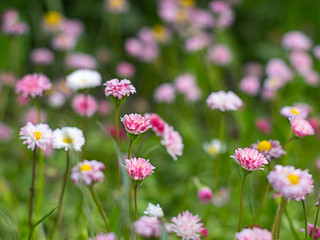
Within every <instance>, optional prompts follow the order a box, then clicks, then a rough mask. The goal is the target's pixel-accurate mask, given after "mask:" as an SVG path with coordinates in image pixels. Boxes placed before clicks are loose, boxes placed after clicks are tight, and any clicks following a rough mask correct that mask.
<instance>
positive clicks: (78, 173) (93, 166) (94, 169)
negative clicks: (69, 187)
mask: <svg viewBox="0 0 320 240" xmlns="http://www.w3.org/2000/svg"><path fill="white" fill-rule="evenodd" d="M104 168H105V166H104V164H103V163H102V162H98V161H96V160H91V161H88V160H84V161H82V162H80V163H78V164H77V165H76V166H74V167H73V168H72V169H71V180H72V182H74V183H75V184H77V185H79V184H80V183H81V182H83V183H84V184H85V185H86V186H91V185H93V184H94V183H97V182H102V181H103V179H104V174H103V170H104Z"/></svg>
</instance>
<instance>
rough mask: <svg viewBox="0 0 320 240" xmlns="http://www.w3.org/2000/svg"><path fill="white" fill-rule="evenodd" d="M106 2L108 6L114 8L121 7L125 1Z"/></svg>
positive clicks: (110, 0) (112, 0) (111, 0)
mask: <svg viewBox="0 0 320 240" xmlns="http://www.w3.org/2000/svg"><path fill="white" fill-rule="evenodd" d="M108 4H109V6H110V7H112V8H115V9H119V8H120V9H121V8H123V6H124V4H125V2H124V0H109V1H108Z"/></svg>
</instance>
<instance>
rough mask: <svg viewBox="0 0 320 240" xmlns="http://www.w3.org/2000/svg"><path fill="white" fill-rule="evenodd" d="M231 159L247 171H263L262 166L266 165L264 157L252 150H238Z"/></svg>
mask: <svg viewBox="0 0 320 240" xmlns="http://www.w3.org/2000/svg"><path fill="white" fill-rule="evenodd" d="M231 157H232V158H233V159H234V160H236V162H238V163H239V164H240V166H241V167H242V168H244V169H245V170H247V171H255V170H259V169H261V170H263V168H262V167H263V165H265V164H268V160H267V159H266V158H265V157H264V155H263V154H262V153H259V151H258V150H255V149H252V148H244V149H242V148H238V149H237V150H236V151H235V154H234V156H231Z"/></svg>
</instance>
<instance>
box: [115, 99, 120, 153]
mask: <svg viewBox="0 0 320 240" xmlns="http://www.w3.org/2000/svg"><path fill="white" fill-rule="evenodd" d="M115 105H116V109H115V113H116V114H115V123H116V142H117V145H118V148H119V150H120V139H119V109H120V104H118V103H116V104H115Z"/></svg>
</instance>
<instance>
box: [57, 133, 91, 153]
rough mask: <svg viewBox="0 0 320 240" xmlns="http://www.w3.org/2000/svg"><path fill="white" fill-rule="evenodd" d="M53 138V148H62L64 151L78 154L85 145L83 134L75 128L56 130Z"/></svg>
mask: <svg viewBox="0 0 320 240" xmlns="http://www.w3.org/2000/svg"><path fill="white" fill-rule="evenodd" d="M53 137H54V140H53V148H56V149H61V148H64V150H65V151H69V150H75V151H76V152H80V151H81V147H82V146H83V145H84V143H85V139H84V136H83V132H82V131H81V130H80V129H79V128H76V127H63V128H61V129H59V128H58V129H56V130H54V132H53Z"/></svg>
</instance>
